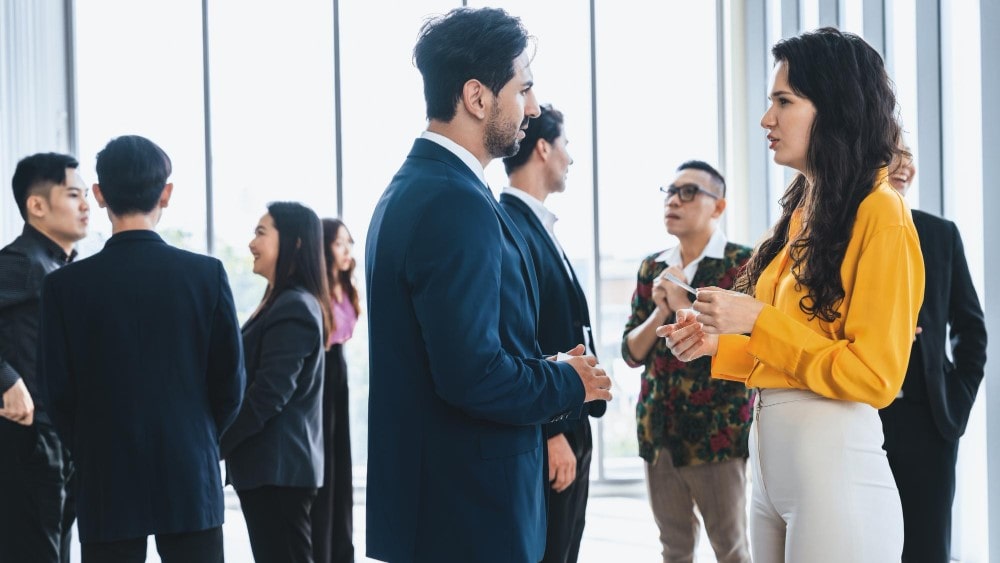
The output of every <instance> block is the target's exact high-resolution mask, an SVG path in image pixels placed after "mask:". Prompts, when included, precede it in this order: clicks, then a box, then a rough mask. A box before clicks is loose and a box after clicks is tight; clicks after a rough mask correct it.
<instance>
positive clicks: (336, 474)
mask: <svg viewBox="0 0 1000 563" xmlns="http://www.w3.org/2000/svg"><path fill="white" fill-rule="evenodd" d="M325 375H326V378H325V381H324V382H323V450H324V471H325V475H324V478H323V486H322V487H320V489H319V490H318V491H317V492H316V501H315V502H313V505H312V512H311V516H312V544H313V554H314V556H315V559H316V563H353V561H354V516H353V511H354V484H353V482H352V471H353V464H352V462H351V428H350V416H349V410H348V405H349V404H350V401H349V398H348V391H347V364H346V362H345V361H344V348H343V346H342V345H341V344H334V345H333V346H331V347H330V350H329V351H328V352H327V353H326V374H325Z"/></svg>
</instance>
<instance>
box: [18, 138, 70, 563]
mask: <svg viewBox="0 0 1000 563" xmlns="http://www.w3.org/2000/svg"><path fill="white" fill-rule="evenodd" d="M78 165H79V163H78V162H77V161H76V159H75V158H73V157H72V156H69V155H67V154H58V153H39V154H35V155H32V156H29V157H25V158H23V159H21V161H20V162H18V163H17V168H16V169H15V170H14V178H13V181H12V182H11V183H12V186H13V189H14V201H15V202H17V208H18V211H20V212H21V217H23V218H24V230H23V231H22V232H21V236H19V237H17V238H16V239H14V242H12V243H10V244H9V245H7V246H6V247H4V249H3V250H0V393H3V402H2V404H0V450H3V454H0V499H2V500H0V561H38V562H57V561H58V562H61V563H69V552H70V542H71V540H72V525H73V519H74V518H75V511H74V509H73V499H72V496H71V494H70V484H71V477H72V473H73V465H72V463H71V462H70V459H69V456H68V453H67V452H66V449H65V448H64V447H63V445H62V442H61V441H60V440H59V437H58V436H57V434H56V431H55V429H54V428H53V427H52V421H51V419H50V418H49V415H48V412H47V408H46V405H45V404H44V402H43V401H42V400H41V397H40V396H39V390H38V379H37V377H36V371H37V370H36V367H37V365H36V356H35V355H36V353H37V350H38V316H39V299H40V294H41V289H42V278H43V277H45V275H46V274H48V273H49V272H51V271H53V270H56V269H58V268H61V267H62V266H64V265H66V264H68V263H69V262H71V261H73V259H74V258H75V257H76V250H74V248H73V247H74V245H75V244H76V242H77V241H79V240H80V239H82V238H83V237H85V236H86V235H87V223H88V221H89V218H90V207H89V205H88V204H87V187H86V185H85V184H84V183H83V179H82V178H81V177H80V174H79V173H77V171H76V169H77V166H78Z"/></svg>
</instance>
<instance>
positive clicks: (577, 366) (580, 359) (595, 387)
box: [548, 344, 611, 403]
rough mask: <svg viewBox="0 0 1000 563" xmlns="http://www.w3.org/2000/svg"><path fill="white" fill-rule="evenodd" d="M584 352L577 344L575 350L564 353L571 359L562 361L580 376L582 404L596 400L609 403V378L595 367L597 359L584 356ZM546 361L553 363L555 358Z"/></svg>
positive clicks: (600, 368)
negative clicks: (583, 393)
mask: <svg viewBox="0 0 1000 563" xmlns="http://www.w3.org/2000/svg"><path fill="white" fill-rule="evenodd" d="M586 350H587V349H586V348H584V346H583V344H577V345H576V347H575V348H573V349H572V350H570V351H569V352H566V354H567V355H568V356H571V357H570V358H568V359H566V360H564V361H565V362H566V363H567V364H569V365H571V366H573V369H574V370H576V374H577V375H579V376H580V381H581V382H582V383H583V390H584V392H585V396H584V399H583V402H585V403H589V402H590V401H597V400H602V401H610V400H611V378H610V377H608V374H607V373H606V372H605V371H604V368H602V367H600V366H599V365H597V358H595V357H594V356H585V355H584V352H586ZM548 359H549V360H551V361H555V360H556V356H552V357H550V358H548Z"/></svg>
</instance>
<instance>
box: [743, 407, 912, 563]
mask: <svg viewBox="0 0 1000 563" xmlns="http://www.w3.org/2000/svg"><path fill="white" fill-rule="evenodd" d="M882 443H883V438H882V421H881V420H880V419H879V416H878V411H876V410H875V409H874V408H872V407H871V406H870V405H866V404H863V403H855V402H850V401H836V400H832V399H827V398H824V397H821V396H819V395H817V394H815V393H813V392H811V391H805V390H800V389H762V390H761V392H760V394H759V395H758V397H757V405H756V407H755V411H754V420H753V427H752V428H751V431H750V466H751V471H752V472H753V473H752V475H753V495H752V499H751V512H750V546H751V551H752V552H753V560H754V563H892V562H898V561H899V560H900V557H901V555H902V552H903V511H902V508H901V506H900V503H899V492H898V491H897V490H896V483H895V481H893V478H892V472H891V471H890V470H889V462H888V460H887V459H886V455H885V451H884V450H883V449H882Z"/></svg>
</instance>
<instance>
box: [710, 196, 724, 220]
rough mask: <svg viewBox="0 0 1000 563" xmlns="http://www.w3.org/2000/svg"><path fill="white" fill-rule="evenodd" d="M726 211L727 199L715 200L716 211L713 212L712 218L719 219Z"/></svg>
mask: <svg viewBox="0 0 1000 563" xmlns="http://www.w3.org/2000/svg"><path fill="white" fill-rule="evenodd" d="M725 210H726V199H725V198H722V197H720V198H719V199H717V200H715V211H714V212H712V217H714V218H716V219H718V218H719V217H720V216H721V215H722V212H723V211H725Z"/></svg>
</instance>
